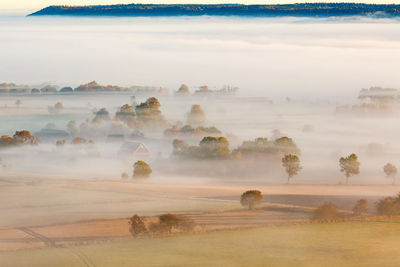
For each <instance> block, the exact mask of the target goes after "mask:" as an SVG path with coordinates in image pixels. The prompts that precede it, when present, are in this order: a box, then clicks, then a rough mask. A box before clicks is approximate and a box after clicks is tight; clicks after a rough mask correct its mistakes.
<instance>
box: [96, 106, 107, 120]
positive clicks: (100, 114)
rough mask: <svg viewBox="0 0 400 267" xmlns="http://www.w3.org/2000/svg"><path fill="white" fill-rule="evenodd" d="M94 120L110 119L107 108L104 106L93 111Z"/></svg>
mask: <svg viewBox="0 0 400 267" xmlns="http://www.w3.org/2000/svg"><path fill="white" fill-rule="evenodd" d="M94 120H98V121H102V120H103V121H109V120H111V118H110V113H109V112H108V110H107V109H106V108H101V109H100V110H99V111H97V112H95V117H94Z"/></svg>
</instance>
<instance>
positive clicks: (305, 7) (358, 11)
mask: <svg viewBox="0 0 400 267" xmlns="http://www.w3.org/2000/svg"><path fill="white" fill-rule="evenodd" d="M50 15H52V16H53V15H58V16H202V15H208V16H250V17H272V16H296V17H330V16H379V17H394V16H399V15H400V5H374V4H355V3H313V4H312V3H310V4H287V5H239V4H221V5H195V4H190V5H186V4H176V5H175V4H173V5H168V4H167V5H165V4H164V5H157V4H152V5H148V4H128V5H99V6H49V7H46V8H44V9H42V10H39V11H37V12H35V13H32V14H30V15H29V16H50Z"/></svg>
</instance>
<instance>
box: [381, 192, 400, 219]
mask: <svg viewBox="0 0 400 267" xmlns="http://www.w3.org/2000/svg"><path fill="white" fill-rule="evenodd" d="M376 211H377V213H378V214H379V215H384V216H388V217H389V218H390V217H392V216H394V215H397V214H399V212H400V203H399V201H398V198H393V197H385V198H383V199H381V200H379V201H378V202H377V203H376Z"/></svg>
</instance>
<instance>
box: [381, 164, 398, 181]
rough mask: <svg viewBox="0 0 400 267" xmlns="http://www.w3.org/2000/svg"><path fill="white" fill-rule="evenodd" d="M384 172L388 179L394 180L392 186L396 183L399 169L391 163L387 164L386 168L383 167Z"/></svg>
mask: <svg viewBox="0 0 400 267" xmlns="http://www.w3.org/2000/svg"><path fill="white" fill-rule="evenodd" d="M383 171H384V172H385V174H386V177H387V178H391V179H392V181H393V182H392V184H395V183H396V175H397V168H396V166H394V165H393V164H391V163H387V164H386V165H385V166H383Z"/></svg>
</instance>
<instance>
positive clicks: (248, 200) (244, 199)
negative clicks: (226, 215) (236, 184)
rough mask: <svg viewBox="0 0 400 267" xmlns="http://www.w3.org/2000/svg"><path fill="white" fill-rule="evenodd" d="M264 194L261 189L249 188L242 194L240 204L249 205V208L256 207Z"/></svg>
mask: <svg viewBox="0 0 400 267" xmlns="http://www.w3.org/2000/svg"><path fill="white" fill-rule="evenodd" d="M262 198H263V196H262V193H261V191H258V190H249V191H246V192H244V193H243V194H242V196H241V197H240V204H241V205H242V206H243V207H247V208H248V209H249V210H252V209H254V207H255V206H256V205H258V204H260V203H261V200H262Z"/></svg>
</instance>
